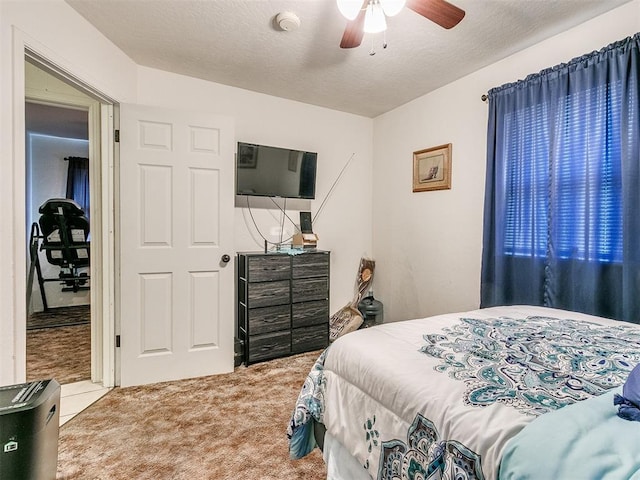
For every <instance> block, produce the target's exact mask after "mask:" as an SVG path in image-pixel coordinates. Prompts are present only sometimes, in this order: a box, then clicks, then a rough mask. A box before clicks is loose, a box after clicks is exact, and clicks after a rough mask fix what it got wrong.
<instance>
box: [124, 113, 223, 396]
mask: <svg viewBox="0 0 640 480" xmlns="http://www.w3.org/2000/svg"><path fill="white" fill-rule="evenodd" d="M233 136H234V132H233V123H232V121H231V119H229V118H225V117H220V116H217V115H212V114H203V113H194V112H184V111H176V110H167V109H158V108H155V107H146V106H139V105H121V108H120V228H121V230H120V246H121V247H120V248H121V251H120V259H121V265H120V286H121V288H120V299H121V303H120V384H121V385H122V386H129V385H140V384H145V383H152V382H159V381H167V380H177V379H180V378H190V377H198V376H202V375H211V374H216V373H224V372H230V371H232V370H233V336H234V313H233V299H234V283H233V282H234V267H233V262H232V261H230V260H231V259H232V258H233V165H234V161H233V152H234V148H233V147H234V145H233V141H234V140H233Z"/></svg>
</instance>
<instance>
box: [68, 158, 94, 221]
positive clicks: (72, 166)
mask: <svg viewBox="0 0 640 480" xmlns="http://www.w3.org/2000/svg"><path fill="white" fill-rule="evenodd" d="M65 160H67V162H69V165H68V168H67V198H70V199H72V200H75V201H76V202H77V203H78V204H79V205H80V207H82V210H84V214H85V215H86V217H87V218H89V159H88V158H83V157H67V158H66V159H65Z"/></svg>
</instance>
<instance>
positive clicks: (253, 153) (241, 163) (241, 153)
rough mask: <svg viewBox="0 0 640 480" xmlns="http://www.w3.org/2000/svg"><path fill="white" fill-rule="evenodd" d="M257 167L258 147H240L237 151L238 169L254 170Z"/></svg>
mask: <svg viewBox="0 0 640 480" xmlns="http://www.w3.org/2000/svg"><path fill="white" fill-rule="evenodd" d="M256 165H258V147H257V146H255V145H240V147H239V149H238V168H256Z"/></svg>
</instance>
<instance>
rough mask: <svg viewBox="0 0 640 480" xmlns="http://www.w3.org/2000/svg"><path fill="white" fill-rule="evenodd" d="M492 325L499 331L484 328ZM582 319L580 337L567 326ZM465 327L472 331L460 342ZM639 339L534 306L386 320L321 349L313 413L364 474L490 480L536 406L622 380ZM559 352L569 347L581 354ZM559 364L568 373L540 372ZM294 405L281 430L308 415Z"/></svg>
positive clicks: (612, 325)
mask: <svg viewBox="0 0 640 480" xmlns="http://www.w3.org/2000/svg"><path fill="white" fill-rule="evenodd" d="M527 317H542V318H538V319H536V318H530V319H529V320H527V321H525V319H526V318H527ZM461 318H466V319H473V320H477V321H478V322H477V325H476V324H474V323H473V320H472V321H471V322H470V323H464V322H461V320H460V319H461ZM501 318H508V319H514V320H515V322H511V321H510V320H507V321H502V320H499V319H501ZM556 319H570V320H569V321H563V322H558V321H557V320H556ZM485 320H486V322H485ZM573 321H577V323H576V322H573ZM510 322H511V323H510ZM582 322H589V323H588V324H582ZM501 323H506V325H507V329H506V331H507V332H508V334H507V337H508V338H497V337H499V336H500V335H501V333H500V334H497V333H496V332H494V331H492V328H493V327H492V325H494V324H501ZM555 323H560V324H561V328H560V333H557V332H556V333H554V335H555V337H556V339H558V341H559V342H560V345H561V346H560V347H553V348H555V350H554V351H548V350H547V349H548V346H547V344H546V343H545V342H546V340H545V339H544V335H542V334H540V331H541V330H540V329H544V328H546V326H547V325H552V324H553V325H555ZM510 325H511V327H510ZM514 325H516V326H514ZM519 325H523V326H525V325H526V326H527V327H526V328H523V329H522V330H521V329H520V327H519ZM583 326H584V327H585V328H586V334H583V333H584V332H583V333H580V331H579V330H578V329H577V327H580V328H582V327H583ZM536 328H538V330H536ZM554 328H555V327H554ZM527 329H528V330H527ZM466 330H469V331H473V332H474V333H477V335H476V336H475V337H474V338H473V339H472V340H469V338H468V337H465V336H464V335H463V332H466ZM496 331H497V330H496ZM467 333H468V332H467ZM509 335H513V336H514V337H513V338H511V337H509ZM620 337H625V338H630V339H631V340H632V341H631V344H630V346H629V349H628V351H625V352H621V350H625V348H626V347H625V346H624V345H622V346H621V344H620V341H619V340H618V338H620ZM607 342H612V343H611V344H608V343H607ZM639 345H640V329H639V328H637V326H633V325H629V324H622V323H621V322H617V321H612V320H607V319H602V318H598V317H593V316H589V315H583V314H579V313H574V312H565V311H561V310H555V309H548V308H543V307H529V306H513V307H495V308H489V309H481V310H475V311H472V312H463V313H455V314H446V315H439V316H435V317H430V318H425V319H418V320H411V321H406V322H397V323H391V324H384V325H380V326H377V327H374V328H370V329H365V330H359V331H357V332H353V333H349V334H347V335H345V336H343V337H341V338H339V339H338V340H337V341H336V342H334V343H333V344H332V345H331V346H330V347H329V349H328V351H327V352H326V358H324V365H323V366H322V367H321V368H320V367H319V368H318V372H319V378H320V379H321V381H320V382H317V383H319V385H316V387H318V388H315V391H314V393H313V394H314V395H315V398H316V400H314V403H313V405H314V407H313V408H312V409H311V410H315V412H314V413H313V416H314V418H315V420H316V421H320V422H321V423H323V424H324V425H325V426H326V428H327V432H328V433H329V434H330V436H331V437H332V439H335V440H336V441H337V442H339V444H340V445H342V446H344V448H345V449H346V450H347V451H348V453H349V454H350V455H351V456H353V457H354V458H355V459H356V461H357V462H358V463H359V464H360V465H361V466H362V468H363V470H365V471H366V472H368V473H369V475H370V476H371V477H372V478H380V479H382V478H384V479H387V478H402V479H405V478H443V479H447V478H452V479H453V478H487V479H494V478H498V471H499V467H500V460H501V458H502V454H503V451H504V449H505V446H506V444H507V442H509V440H510V439H511V438H513V437H514V436H516V435H517V434H518V433H519V432H520V431H521V430H522V429H523V428H524V427H525V426H526V425H527V424H528V423H530V422H531V421H532V420H533V419H535V418H536V417H537V416H538V415H540V414H541V413H545V412H546V411H553V410H555V409H557V408H559V407H561V406H564V405H568V404H571V403H574V402H575V401H579V400H582V399H584V398H588V397H591V396H593V395H599V394H601V393H603V392H605V391H606V390H608V389H610V388H613V387H615V386H617V385H620V384H622V383H623V382H624V380H625V379H626V374H628V371H630V370H631V368H633V366H634V365H635V364H636V363H638V362H639V361H640V349H639V348H638V346H639ZM565 350H571V351H572V352H574V354H575V352H576V351H577V352H578V353H577V355H578V357H579V361H576V360H575V358H574V359H571V358H570V356H569V355H568V354H567V355H565V353H563V352H564V351H565ZM614 350H615V351H616V352H618V353H615V354H613V353H612V352H613V351H614ZM598 352H599V353H598ZM634 352H635V353H634ZM565 357H566V358H565ZM505 359H506V363H505ZM496 362H498V363H496ZM567 362H573V363H572V364H571V365H572V368H573V369H574V371H572V372H571V373H570V374H567V375H564V374H556V373H553V374H552V375H550V374H547V373H544V371H545V368H547V367H549V366H550V365H549V364H550V363H553V364H554V365H551V367H552V368H551V371H554V372H555V371H559V370H558V368H556V367H562V366H563V364H564V363H567ZM498 364H500V367H499V368H497V367H496V365H498ZM576 365H577V366H578V367H579V368H577V369H576V368H575V367H576ZM516 381H517V382H520V383H522V384H523V385H519V384H516ZM312 383H313V382H312ZM511 383H513V385H511ZM305 388H306V389H307V394H309V393H310V392H309V389H308V387H307V385H305ZM301 396H302V394H301ZM303 410H304V409H301V410H299V409H297V410H296V412H294V416H293V419H292V427H291V428H290V433H293V432H294V431H295V430H296V428H298V426H299V425H302V424H304V423H306V420H305V419H303V417H304V415H305V413H304V411H303ZM311 446H313V445H311ZM294 450H298V447H295V448H294V446H293V444H292V456H294V457H295V456H300V455H303V454H304V452H300V451H295V452H294Z"/></svg>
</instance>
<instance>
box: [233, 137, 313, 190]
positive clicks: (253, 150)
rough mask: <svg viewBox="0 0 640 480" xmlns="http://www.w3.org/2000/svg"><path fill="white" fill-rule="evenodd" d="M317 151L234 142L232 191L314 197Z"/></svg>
mask: <svg viewBox="0 0 640 480" xmlns="http://www.w3.org/2000/svg"><path fill="white" fill-rule="evenodd" d="M317 160H318V154H317V153H315V152H303V151H301V150H292V149H289V148H280V147H270V146H267V145H256V144H253V143H244V142H238V152H237V154H236V194H237V195H255V196H260V197H284V198H308V199H312V198H315V195H316V165H317Z"/></svg>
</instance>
